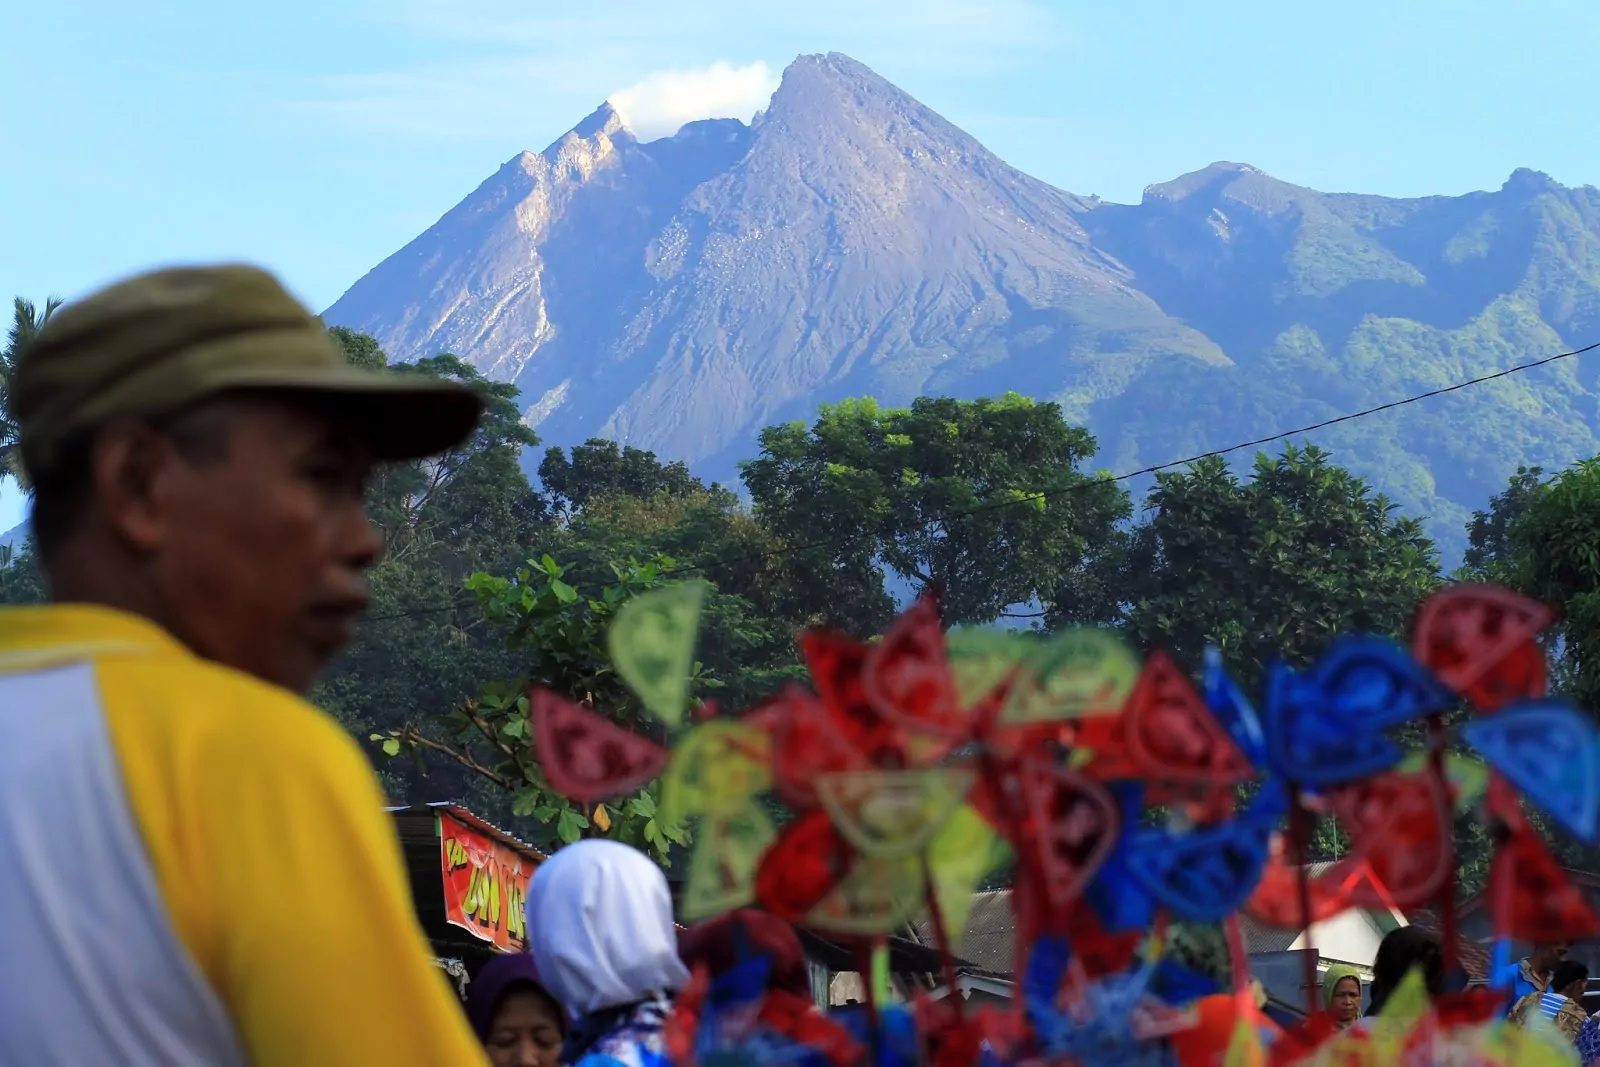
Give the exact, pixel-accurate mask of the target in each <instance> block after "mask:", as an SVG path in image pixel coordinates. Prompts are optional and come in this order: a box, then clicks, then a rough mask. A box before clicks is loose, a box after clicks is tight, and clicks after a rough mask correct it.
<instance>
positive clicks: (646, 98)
mask: <svg viewBox="0 0 1600 1067" xmlns="http://www.w3.org/2000/svg"><path fill="white" fill-rule="evenodd" d="M777 88H778V75H777V74H776V73H774V72H773V71H772V69H771V68H769V67H768V66H767V65H766V64H765V63H761V62H756V63H751V64H748V65H747V66H743V67H735V66H733V65H732V64H731V63H713V64H711V66H709V67H704V68H702V69H700V70H661V71H657V72H655V73H654V74H651V75H650V76H649V77H647V78H645V79H644V80H643V81H640V82H637V83H635V84H633V85H630V86H628V88H626V89H619V90H618V91H617V92H614V93H612V94H611V106H612V107H614V108H616V109H617V113H618V114H620V115H621V116H622V121H623V122H625V123H627V126H628V128H629V129H630V130H632V131H633V133H634V136H636V137H638V138H639V140H641V141H653V140H655V139H656V138H657V137H671V136H672V135H673V134H675V133H677V132H678V130H679V129H680V128H681V127H682V126H683V124H684V123H686V122H694V121H695V120H696V119H744V120H745V121H749V119H750V117H751V116H753V115H754V114H755V113H756V112H757V111H760V110H761V109H763V108H765V107H766V106H767V102H768V101H770V100H771V99H772V94H773V92H774V91H775V90H776V89H777Z"/></svg>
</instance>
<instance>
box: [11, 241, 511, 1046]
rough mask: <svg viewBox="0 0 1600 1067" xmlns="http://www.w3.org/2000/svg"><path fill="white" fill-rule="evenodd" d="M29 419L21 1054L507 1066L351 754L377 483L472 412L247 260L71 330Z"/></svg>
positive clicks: (19, 857) (20, 370)
mask: <svg viewBox="0 0 1600 1067" xmlns="http://www.w3.org/2000/svg"><path fill="white" fill-rule="evenodd" d="M11 408H12V415H13V417H14V418H15V419H16V421H17V422H18V424H19V426H20V436H21V448H22V458H23V462H24V464H25V466H26V469H27V472H28V476H29V478H30V479H31V481H32V483H33V485H34V487H35V500H34V512H33V528H34V537H35V542H36V545H37V549H38V552H39V555H40V559H41V562H42V565H43V567H44V570H45V573H46V576H47V578H48V581H49V584H50V590H51V598H52V601H53V603H52V604H50V605H48V606H45V607H40V608H9V609H4V610H0V853H3V854H5V855H6V856H8V857H10V860H9V862H8V863H7V864H6V865H5V866H4V867H3V868H0V927H3V933H0V944H4V945H5V956H4V961H3V963H0V1063H6V1064H12V1063H15V1064H29V1065H30V1067H48V1065H72V1067H80V1065H86V1064H100V1063H104V1064H110V1063H117V1064H129V1065H137V1067H144V1065H152V1067H154V1065H161V1067H174V1065H201V1064H206V1065H233V1064H239V1065H243V1064H252V1065H254V1067H290V1065H294V1067H312V1065H320V1064H329V1065H332V1064H341V1065H344V1064H368V1063H370V1064H383V1065H384V1067H396V1065H408V1064H415V1065H418V1067H420V1065H424V1064H427V1065H452V1067H453V1065H457V1064H461V1065H471V1064H481V1063H483V1062H484V1061H483V1059H482V1053H481V1052H480V1051H479V1049H478V1047H477V1043H476V1042H475V1041H474V1039H473V1037H472V1033H471V1031H470V1029H469V1028H468V1027H467V1024H466V1020H465V1018H464V1016H463V1015H462V1013H461V1010H460V1008H459V1006H458V1005H457V1004H456V1003H455V1002H454V998H453V997H452V995H451V993H450V992H449V990H448V987H447V986H446V985H445V983H444V981H443V980H442V978H441V977H440V976H439V974H438V972H437V971H436V969H435V968H434V967H433V965H432V963H431V961H430V960H429V958H428V950H427V945H426V942H425V940H424V938H423V936H422V933H421V931H420V929H419V927H418V925H417V922H416V920H415V918H414V915H413V913H412V906H411V897H410V892H409V889H408V886H407V881H406V874H405V870H404V868H403V866H402V863H401V857H400V852H399V848H398V845H397V843H396V841H395V838H394V835H393V831H392V829H391V828H390V826H389V824H388V822H387V821H386V819H385V816H384V814H383V810H382V807H383V798H382V796H381V795H380V793H379V790H378V788H377V784H376V782H375V780H374V777H373V774H372V771H371V769H370V767H369V766H368V764H367V762H366V759H365V757H364V756H363V755H362V753H361V751H360V750H359V749H358V748H357V746H356V745H355V744H354V743H353V742H352V741H351V740H350V739H349V738H348V737H347V736H346V735H345V734H344V732H343V731H342V730H341V729H340V728H339V727H338V726H337V725H336V724H335V723H334V722H332V721H331V720H330V719H328V718H327V717H326V716H324V715H323V714H322V713H321V712H319V711H317V710H316V709H315V708H313V707H311V706H310V705H308V704H306V703H305V702H304V701H303V700H301V699H300V698H299V697H298V696H296V695H295V694H297V693H299V692H301V691H303V690H304V689H305V688H306V686H308V685H309V684H310V682H311V680H312V679H313V677H314V676H315V675H316V673H317V672H318V671H319V670H320V669H321V668H322V667H323V666H324V665H325V664H326V663H327V661H328V659H329V658H330V657H331V656H332V655H333V654H334V652H335V651H336V650H337V649H339V648H340V647H341V646H342V645H343V644H345V643H346V642H347V641H348V640H349V639H350V636H351V627H352V626H353V624H354V621H355V618H356V616H357V615H358V614H359V612H360V611H361V610H362V608H363V607H364V606H365V604H366V592H365V589H364V586H363V583H362V579H361V574H362V572H363V571H364V570H365V569H366V568H367V567H368V566H369V565H370V564H371V563H372V562H373V561H374V560H375V559H376V558H377V556H378V553H379V551H380V548H381V546H380V545H379V543H378V541H377V539H376V537H375V535H374V533H373V530H372V528H371V527H370V526H369V524H368V522H367V519H366V516H365V514H364V511H363V507H362V492H363V484H364V480H365V478H366V475H367V473H368V470H369V468H370V467H371V465H372V464H373V463H374V462H377V461H383V460H402V459H412V458H418V457H422V456H426V455H430V454H433V453H435V452H439V451H443V450H444V449H447V448H450V447H452V446H454V445H455V444H457V443H459V442H460V441H461V440H463V439H464V438H465V437H466V436H467V435H468V434H470V433H471V431H472V429H473V426H474V424H475V422H476V420H477V418H478V415H479V413H480V405H479V401H478V399H477V398H476V397H475V396H474V395H473V394H471V393H470V392H467V391H465V390H461V389H457V388H455V387H451V386H447V385H443V384H440V383H437V382H431V381H424V380H420V379H419V380H412V379H404V378H400V377H398V376H387V375H384V376H380V375H377V374H373V373H369V372H363V371H358V370H356V369H354V368H351V367H348V366H346V365H345V363H344V361H343V359H342V357H341V356H340V354H339V352H338V350H337V348H335V346H334V345H333V344H332V343H331V341H330V340H329V338H328V336H327V334H326V332H325V331H324V330H323V328H322V326H321V324H320V323H319V322H318V321H317V320H316V319H314V318H313V317H312V316H311V315H310V314H309V313H308V312H307V311H306V310H305V309H304V308H303V307H301V306H300V305H299V303H298V302H296V301H295V300H294V299H293V298H292V297H290V296H289V295H288V294H287V293H285V292H284V291H283V289H282V288H281V287H280V286H279V285H278V284H277V282H276V281H274V280H273V279H272V278H271V277H269V276H267V275H265V274H262V273H261V272H259V271H255V270H252V269H248V268H242V267H225V268H216V269H192V270H173V271H162V272H158V273H155V274H150V275H145V276H142V277H139V278H134V279H131V280H129V281H126V282H123V283H121V284H119V285H115V286H112V287H111V288H109V289H107V290H104V291H102V292H100V293H97V294H95V295H93V296H90V297H88V298H86V299H84V300H83V301H81V302H80V303H77V304H75V305H69V306H67V307H66V308H64V309H63V310H62V311H61V312H60V313H59V314H58V315H57V316H56V317H55V318H53V319H52V320H51V322H50V324H49V325H48V326H47V327H46V328H45V330H44V331H43V332H42V333H41V334H40V335H39V337H38V338H37V340H36V341H35V342H34V343H33V344H32V345H30V346H29V347H28V348H27V349H26V350H25V351H24V352H23V354H22V356H21V359H20V361H19V366H18V367H17V369H16V372H15V374H14V376H13V379H12V382H11Z"/></svg>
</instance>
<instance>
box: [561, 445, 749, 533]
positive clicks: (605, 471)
mask: <svg viewBox="0 0 1600 1067" xmlns="http://www.w3.org/2000/svg"><path fill="white" fill-rule="evenodd" d="M539 481H540V483H541V484H542V485H543V486H544V491H545V494H546V496H548V497H549V499H550V503H551V505H552V506H553V507H554V508H555V509H557V510H558V511H560V512H561V513H563V514H573V513H576V512H581V511H582V510H584V509H585V508H587V507H588V506H589V505H590V504H591V503H594V502H596V501H599V500H603V499H607V498H612V497H619V496H620V497H632V498H635V499H640V500H648V499H651V498H653V497H656V496H659V495H666V496H672V497H685V496H689V495H691V494H694V493H711V492H712V491H713V490H715V489H717V488H718V487H716V486H710V485H706V484H705V483H704V482H702V481H701V480H700V479H698V478H696V477H694V475H692V474H690V473H689V468H688V467H687V466H685V465H684V464H683V463H681V462H673V463H662V462H661V461H660V460H659V459H657V458H656V454H655V453H654V452H647V451H645V450H643V449H638V448H633V447H631V446H619V445H618V444H617V442H615V441H607V440H605V439H604V438H599V437H591V438H590V439H589V440H587V441H585V442H584V443H583V444H581V445H576V446H574V447H573V448H572V449H571V450H570V455H569V453H568V452H563V451H562V450H561V449H559V448H552V449H549V450H548V451H546V452H545V454H544V460H543V462H541V463H540V464H539Z"/></svg>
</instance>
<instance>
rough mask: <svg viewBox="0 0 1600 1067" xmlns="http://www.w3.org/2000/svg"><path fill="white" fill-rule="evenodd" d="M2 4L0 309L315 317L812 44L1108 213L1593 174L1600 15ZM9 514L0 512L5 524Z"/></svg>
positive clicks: (1411, 3)
mask: <svg viewBox="0 0 1600 1067" xmlns="http://www.w3.org/2000/svg"><path fill="white" fill-rule="evenodd" d="M13 7H15V8H16V10H12V11H8V12H7V15H6V34H7V42H6V46H5V59H4V61H3V62H0V159H3V163H0V233H4V234H5V238H4V240H3V241H0V296H5V297H9V296H11V295H13V294H17V295H27V296H31V297H34V298H42V297H44V296H45V295H46V294H49V293H58V294H61V295H64V296H68V297H71V296H73V295H76V294H79V293H82V292H84V291H85V290H87V289H89V288H92V287H93V286H95V285H97V284H99V283H101V282H104V281H106V280H109V279H111V278H114V277H117V276H119V275H122V274H125V273H128V272H131V271H134V270H138V269H140V268H144V267H148V266H152V265H155V264H160V263H171V262H177V261H194V260H207V259H219V258H231V259H248V260H253V261H256V262H260V263H263V264H265V265H267V266H269V267H272V268H274V269H276V270H278V271H280V272H281V273H282V274H283V275H284V277H285V278H286V279H287V280H288V281H289V283H290V284H291V286H292V287H293V288H295V289H296V290H297V291H298V292H299V293H301V294H302V295H303V296H304V297H305V298H306V299H307V300H308V301H309V302H310V303H312V304H313V305H315V306H316V307H317V308H319V309H320V308H322V307H325V306H327V305H328V304H330V303H332V302H333V300H334V299H336V298H337V297H338V296H339V294H340V293H341V292H342V291H343V290H344V289H345V288H346V287H347V286H349V285H350V284H351V283H352V282H354V281H355V280H356V279H357V278H358V277H360V276H361V275H362V274H363V273H364V272H365V271H366V270H367V269H369V268H370V267H372V266H373V265H375V264H376V263H377V262H378V261H379V260H381V259H382V258H383V257H385V256H387V255H388V254H389V253H390V252H393V251H394V250H395V249H397V248H399V247H400V246H401V245H402V244H404V243H405V242H406V241H408V240H410V239H411V238H412V237H414V236H416V235H417V234H418V233H420V232H421V231H422V230H423V229H425V228H426V227H427V226H429V225H430V224H432V223H433V222H434V221H435V220H436V219H437V218H438V217H439V216H440V215H441V214H443V213H444V211H445V210H447V209H448V208H449V207H450V206H451V205H452V204H454V203H455V202H456V201H457V200H459V199H461V198H462V197H463V196H465V195H466V194H467V193H468V192H470V191H471V190H472V189H473V188H474V187H475V186H476V185H477V184H478V183H479V182H481V181H482V180H483V179H484V178H486V177H488V176H489V175H490V174H491V173H493V171H494V170H495V168H496V167H498V166H499V165H500V164H501V163H502V162H504V161H505V160H506V159H509V158H510V157H512V156H514V155H515V154H516V153H517V152H519V151H521V150H523V149H534V150H537V149H540V148H543V147H544V146H545V145H546V144H548V143H549V142H551V141H552V140H554V139H555V138H557V137H558V136H560V134H561V133H562V132H564V131H565V130H567V129H568V128H570V127H571V126H572V125H574V124H575V123H576V122H577V121H578V120H579V119H581V118H582V117H583V116H584V115H586V114H587V113H588V112H589V111H591V110H593V108H594V107H595V106H596V105H597V104H599V103H600V102H601V101H602V100H604V99H607V98H609V97H612V96H613V95H616V94H618V93H619V92H623V91H625V90H628V89H629V88H630V87H636V86H640V85H641V84H644V85H646V86H650V87H653V88H654V89H655V90H656V91H657V93H659V92H661V91H671V92H672V93H673V94H674V96H673V99H674V100H675V101H676V104H677V105H678V107H679V108H680V109H681V108H687V109H689V110H691V111H692V110H693V108H694V105H695V103H696V100H697V99H700V98H703V99H704V100H707V101H710V100H727V99H729V95H728V94H729V93H732V94H733V98H736V99H744V98H748V97H750V96H751V93H752V92H753V91H755V90H754V89H753V88H752V87H757V88H759V87H762V86H766V85H770V80H771V79H772V78H775V77H776V76H777V75H778V74H779V73H780V72H781V70H782V68H783V67H784V66H785V65H786V64H787V63H788V62H789V61H790V60H791V59H793V58H794V56H795V55H797V54H800V53H802V52H822V51H842V52H847V53H849V54H851V55H853V56H854V57H855V58H857V59H859V60H861V61H862V62H864V63H866V64H868V65H869V66H871V67H873V68H874V69H876V70H877V71H878V72H879V73H881V74H883V75H884V76H886V77H888V78H889V79H890V80H892V81H894V82H896V83H897V84H899V85H900V86H901V87H902V88H904V89H906V90H907V91H909V92H911V93H912V94H913V95H915V96H917V97H918V98H920V99H921V100H922V101H923V102H924V103H926V104H928V105H929V106H931V107H933V108H934V109H935V110H937V111H939V112H940V113H942V114H944V115H945V116H946V117H947V118H949V119H951V120H952V121H954V122H956V123H957V124H958V125H961V126H963V127H964V128H966V129H967V130H968V131H969V132H971V133H973V134H975V135H976V136H977V137H978V138H979V139H980V140H982V141H983V142H984V143H986V144H987V145H988V146H989V147H990V148H992V149H994V150H995V151H996V152H998V153H999V154H1000V155H1001V156H1002V157H1003V158H1005V159H1006V160H1007V161H1009V162H1011V163H1013V164H1015V165H1016V166H1018V167H1021V168H1022V169H1023V170H1025V171H1028V172H1029V173H1032V174H1034V175H1036V176H1038V177H1040V178H1043V179H1045V180H1046V181H1050V182H1053V183H1055V184H1057V185H1060V186H1062V187H1065V188H1067V189H1070V190H1072V191H1073V192H1077V193H1083V194H1089V193H1098V194H1100V195H1101V196H1105V197H1108V198H1110V199H1114V200H1137V199H1138V197H1139V194H1140V191H1141V190H1142V189H1143V187H1144V186H1145V185H1148V184H1151V183H1153V182H1158V181H1164V180H1166V179H1169V178H1172V177H1175V176H1176V175H1178V174H1181V173H1184V172H1185V171H1189V170H1194V169H1197V168H1199V167H1201V166H1204V165H1205V164H1207V163H1209V162H1211V161H1213V160H1217V159H1230V160H1236V161H1241V162H1248V163H1253V164H1255V165H1256V166H1259V167H1261V168H1263V169H1265V170H1267V171H1269V172H1271V173H1273V174H1275V175H1277V176H1279V177H1281V178H1284V179H1286V180H1289V181H1294V182H1298V183H1301V184H1305V185H1310V186H1313V187H1316V188H1320V189H1325V190H1333V191H1362V192H1375V193H1384V194H1389V195H1396V196H1412V195H1423V194H1427V193H1460V192H1464V191H1467V190H1470V189H1482V188H1496V187H1498V186H1499V185H1500V183H1501V182H1503V181H1504V180H1505V178H1506V176H1507V175H1508V174H1509V173H1510V172H1511V171H1512V170H1513V169H1514V168H1516V167H1521V166H1526V167H1533V168H1535V169H1538V170H1543V171H1546V172H1548V173H1550V174H1551V175H1553V176H1554V177H1555V178H1556V179H1558V180H1559V181H1562V182H1565V183H1567V184H1572V185H1578V184H1595V183H1600V139H1597V138H1596V137H1595V136H1594V119H1593V114H1592V109H1593V106H1594V101H1595V100H1596V99H1600V75H1597V74H1596V72H1595V64H1594V58H1593V56H1592V54H1591V52H1592V45H1593V42H1595V41H1596V40H1600V4H1595V3H1593V0H1540V2H1539V3H1537V4H1516V5H1513V4H1509V3H1505V2H1503V0H1501V2H1487V0H1451V2H1444V0H1401V2H1396V0H1382V2H1377V0H1342V2H1340V3H1328V2H1300V3H1284V2H1282V0H1278V2H1276V3H1265V2H1227V0H1215V2H1212V3H1196V2H1192V0H1146V2H1144V3H1127V2H1123V0H1099V2H1096V3H1071V2H1065V0H807V2H805V3H795V2H793V0H783V2H766V0H744V2H734V0H694V2H680V3H671V2H669V0H609V2H608V3H605V4H603V5H578V4H567V5H562V6H561V7H559V8H557V7H556V6H555V5H552V4H549V3H536V2H532V0H522V2H515V0H317V2H315V3H313V2H311V0H279V2H278V3H276V4H272V5H268V4H248V5H244V4H240V5H231V4H219V3H216V2H215V0H208V2H200V0H144V2H141V3H138V4H127V3H118V2H113V0H51V2H49V3H27V4H19V5H13ZM553 10H555V11H560V12H562V13H559V14H552V13H550V12H551V11H553ZM580 11H585V12H594V14H579V12H580ZM719 63H720V64H723V65H724V66H723V67H722V68H721V69H720V70H719V72H717V73H714V74H713V75H712V76H710V77H701V76H696V75H695V74H694V72H696V71H704V70H706V69H707V68H712V67H713V65H715V64H719ZM755 64H764V65H765V68H764V69H763V68H762V67H758V66H754V65H755ZM673 72H676V74H677V77H676V78H674V77H672V74H673ZM657 93H652V92H649V91H642V90H641V91H635V92H633V93H631V94H630V93H626V92H623V99H624V100H632V101H636V102H641V103H640V104H639V106H640V107H644V106H645V103H643V102H647V101H649V100H650V99H651V98H652V97H654V96H655V95H657ZM697 93H698V94H700V95H699V97H697V95H696V94H697ZM719 94H720V95H719ZM707 106H711V105H709V104H708V105H707ZM645 118H646V119H647V120H648V121H649V122H650V123H651V124H652V125H660V124H661V123H663V122H665V121H666V120H667V118H668V116H664V115H654V116H645ZM18 508H19V505H18V502H17V501H16V500H15V497H14V494H10V495H6V496H4V498H3V499H0V529H4V528H6V527H8V526H9V525H11V524H12V522H13V521H15V517H16V516H17V514H18Z"/></svg>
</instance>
